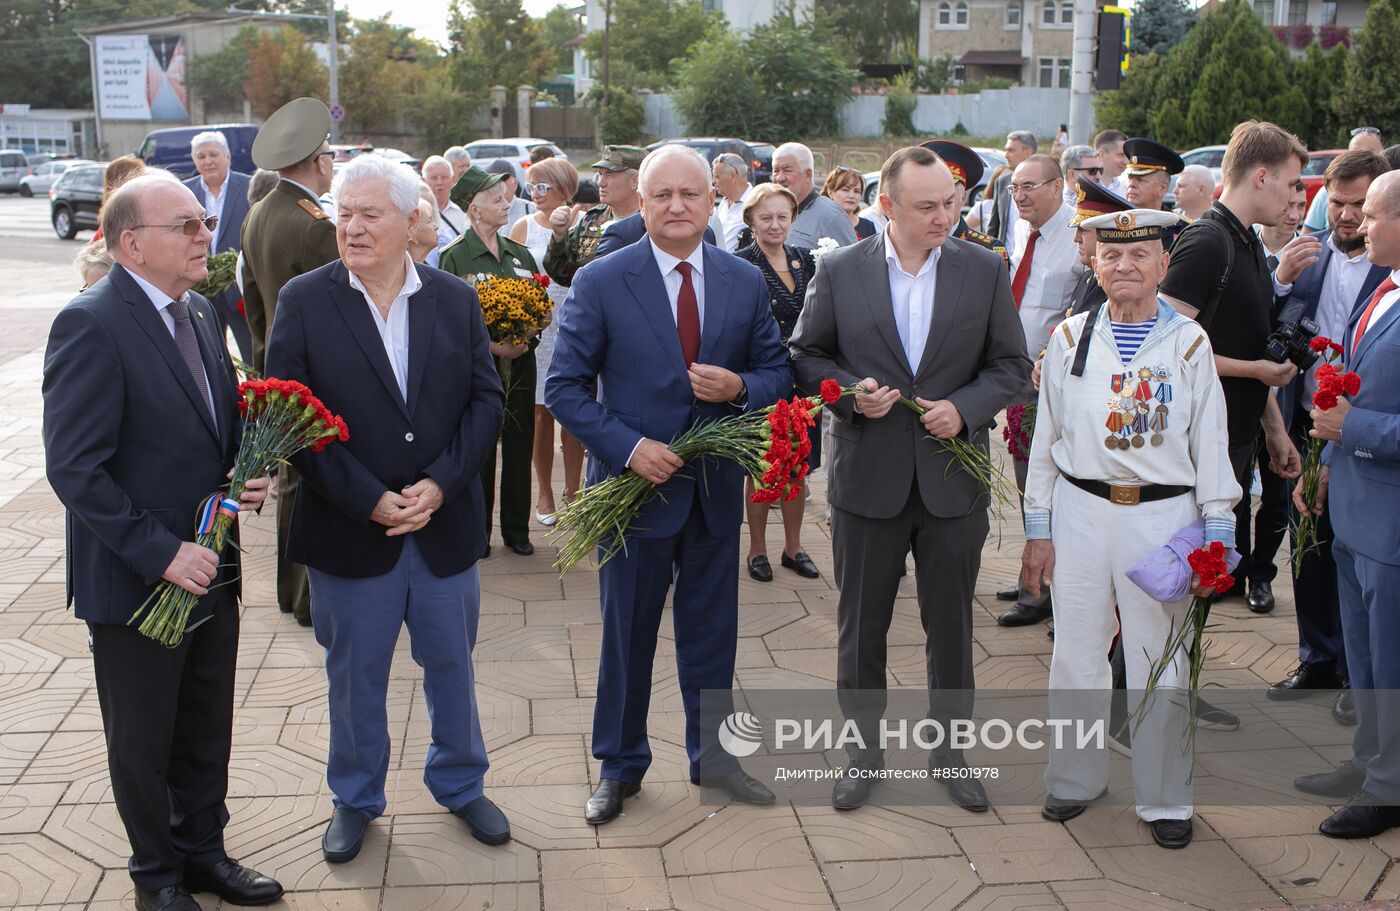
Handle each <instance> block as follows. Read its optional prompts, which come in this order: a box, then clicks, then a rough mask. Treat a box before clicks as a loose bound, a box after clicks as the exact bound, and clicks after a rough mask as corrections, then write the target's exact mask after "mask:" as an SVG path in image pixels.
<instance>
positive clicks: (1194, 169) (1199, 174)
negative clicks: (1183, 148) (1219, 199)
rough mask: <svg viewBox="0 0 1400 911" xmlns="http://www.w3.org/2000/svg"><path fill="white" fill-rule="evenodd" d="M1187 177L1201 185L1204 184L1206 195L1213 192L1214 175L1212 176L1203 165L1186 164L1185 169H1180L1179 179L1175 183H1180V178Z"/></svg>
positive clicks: (1208, 169)
mask: <svg viewBox="0 0 1400 911" xmlns="http://www.w3.org/2000/svg"><path fill="white" fill-rule="evenodd" d="M1187 176H1191V177H1194V178H1196V179H1197V180H1199V181H1200V182H1201V183H1203V184H1205V185H1206V192H1207V193H1214V192H1215V175H1214V174H1212V173H1211V171H1210V168H1208V167H1206V166H1205V165H1203V164H1188V165H1187V166H1186V167H1184V168H1182V169H1181V177H1178V178H1177V183H1180V182H1181V178H1182V177H1187Z"/></svg>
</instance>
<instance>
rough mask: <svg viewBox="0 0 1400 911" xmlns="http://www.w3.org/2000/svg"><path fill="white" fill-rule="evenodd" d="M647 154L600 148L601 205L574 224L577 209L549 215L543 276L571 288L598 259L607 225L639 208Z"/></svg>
mask: <svg viewBox="0 0 1400 911" xmlns="http://www.w3.org/2000/svg"><path fill="white" fill-rule="evenodd" d="M646 154H647V151H646V149H639V148H637V147H636V146H603V154H602V157H601V158H600V159H599V160H598V161H596V162H594V164H593V167H594V168H595V169H597V171H598V199H599V200H600V203H599V204H598V205H596V206H593V207H592V208H591V209H588V210H587V211H585V212H584V213H583V217H582V218H579V219H578V223H577V224H573V222H574V219H575V218H576V217H577V216H578V212H579V210H580V208H581V207H580V206H572V207H569V208H565V207H563V206H561V207H559V208H558V209H556V210H555V211H554V212H553V213H552V214H551V216H550V226H551V227H552V228H553V229H554V237H553V238H551V239H550V241H549V246H548V247H547V248H546V249H545V251H544V264H543V265H544V271H545V274H546V275H548V276H549V277H550V278H551V279H553V280H554V281H556V282H558V283H559V284H561V285H569V284H572V283H573V280H574V273H575V272H577V271H578V270H579V269H580V268H582V267H583V266H585V265H587V264H588V263H589V262H591V261H592V260H593V258H594V257H595V256H596V255H597V252H598V241H600V240H602V239H603V231H604V230H606V229H607V227H608V225H609V224H610V223H611V222H614V221H617V220H618V219H621V218H626V217H627V216H629V215H631V214H632V213H634V212H636V211H637V210H638V209H639V208H640V207H641V200H640V199H639V198H638V196H637V170H638V169H639V168H641V166H642V159H643V158H645V157H646ZM571 224H573V227H570V225H571ZM507 410H509V406H507Z"/></svg>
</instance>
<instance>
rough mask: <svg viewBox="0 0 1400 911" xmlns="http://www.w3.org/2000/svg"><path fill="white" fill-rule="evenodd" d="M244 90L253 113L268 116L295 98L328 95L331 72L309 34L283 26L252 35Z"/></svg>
mask: <svg viewBox="0 0 1400 911" xmlns="http://www.w3.org/2000/svg"><path fill="white" fill-rule="evenodd" d="M243 91H244V93H245V94H246V95H247V97H248V101H249V102H251V104H252V107H253V114H254V115H255V116H257V117H262V118H266V117H270V116H272V112H273V111H275V110H277V109H278V108H280V107H281V106H282V105H284V104H286V103H287V102H288V101H291V100H292V99H293V98H300V97H302V96H303V95H314V96H315V97H317V98H325V97H326V96H327V95H328V94H329V92H330V73H329V72H328V71H327V70H326V66H325V64H323V63H322V62H321V59H320V58H319V57H317V56H316V51H315V50H314V49H313V48H312V47H311V42H310V41H308V40H307V39H306V36H305V35H303V34H302V33H301V32H299V31H297V30H296V29H294V28H291V27H290V26H284V27H283V28H282V29H281V31H278V32H274V33H272V34H268V33H267V32H257V33H255V34H254V35H253V36H252V38H251V40H250V41H249V43H248V76H247V80H246V81H245V82H244V84H243Z"/></svg>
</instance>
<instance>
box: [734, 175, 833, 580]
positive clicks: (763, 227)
mask: <svg viewBox="0 0 1400 911" xmlns="http://www.w3.org/2000/svg"><path fill="white" fill-rule="evenodd" d="M796 216H797V198H796V197H795V196H793V195H792V192H791V191H790V190H788V189H787V188H786V187H781V186H778V185H777V184H772V183H764V184H759V185H758V186H756V187H754V188H753V192H752V193H751V194H750V195H749V198H748V200H746V201H745V203H744V224H746V225H748V228H749V231H750V232H751V233H752V234H753V238H754V242H753V243H752V244H750V245H749V246H747V247H743V248H741V249H740V250H738V251H737V253H736V254H735V255H736V256H738V257H739V258H740V259H745V260H748V261H749V262H751V263H753V264H754V265H755V266H757V267H758V271H759V272H761V273H763V278H764V281H766V282H767V283H768V297H769V301H770V303H771V304H772V307H773V318H774V319H776V320H777V321H778V332H779V333H780V334H781V335H782V338H783V341H784V342H785V343H786V342H787V340H788V338H789V337H791V335H792V331H793V329H794V328H795V327H796V326H797V317H798V315H799V314H800V313H801V312H802V301H803V299H804V298H805V297H806V296H807V282H809V281H811V279H812V275H813V273H815V272H816V271H817V267H816V262H815V261H814V260H813V258H812V253H811V251H810V250H807V249H804V248H801V247H790V246H788V245H787V237H788V232H789V231H791V230H792V220H793V219H794V218H795V217H796ZM820 430H821V427H820V425H818V426H817V427H815V428H813V431H814V432H813V433H812V455H811V457H810V458H809V459H808V464H809V465H810V466H811V468H812V469H813V470H815V469H816V467H817V466H818V465H819V464H821V433H820ZM752 494H753V484H752V483H751V482H746V483H745V485H744V505H745V508H746V510H747V513H748V520H749V559H748V564H749V575H750V576H752V577H753V578H755V579H757V580H758V581H760V582H772V581H773V567H772V564H770V563H769V562H768V542H767V526H768V505H767V504H765V503H754V502H753V501H752V500H751V499H750V497H751V496H752ZM805 507H806V503H805V498H804V497H798V498H796V499H795V500H792V501H791V502H788V503H784V504H782V513H783V537H784V547H783V557H782V565H783V566H785V567H787V568H788V569H790V570H792V571H793V572H795V573H797V574H798V575H799V576H803V577H805V578H808V579H815V578H817V577H818V576H820V575H821V573H820V571H818V569H817V566H816V564H815V563H813V562H812V558H811V557H809V556H807V554H806V552H805V551H803V550H802V538H801V535H802V513H803V511H804V509H805Z"/></svg>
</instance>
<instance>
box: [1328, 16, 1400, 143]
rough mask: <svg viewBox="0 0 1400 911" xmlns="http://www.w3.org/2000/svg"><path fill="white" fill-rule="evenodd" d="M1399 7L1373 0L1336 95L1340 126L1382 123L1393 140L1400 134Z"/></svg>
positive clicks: (1389, 138) (1355, 38)
mask: <svg viewBox="0 0 1400 911" xmlns="http://www.w3.org/2000/svg"><path fill="white" fill-rule="evenodd" d="M1396 48H1400V9H1397V3H1396V0H1372V2H1371V6H1370V9H1368V10H1367V11H1366V24H1365V26H1364V27H1363V28H1362V29H1361V33H1360V34H1359V35H1356V36H1354V38H1353V41H1352V46H1351V55H1350V57H1349V58H1348V59H1347V64H1346V75H1345V77H1344V78H1343V79H1342V82H1341V85H1340V88H1339V90H1338V91H1337V92H1336V94H1335V95H1333V102H1334V104H1333V108H1334V110H1335V112H1336V114H1337V117H1338V119H1339V121H1340V124H1341V126H1344V127H1357V126H1373V127H1379V128H1380V131H1381V136H1382V137H1384V138H1385V139H1386V140H1387V141H1388V142H1394V141H1395V137H1396V136H1400V71H1397V69H1396V65H1395V64H1396Z"/></svg>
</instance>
